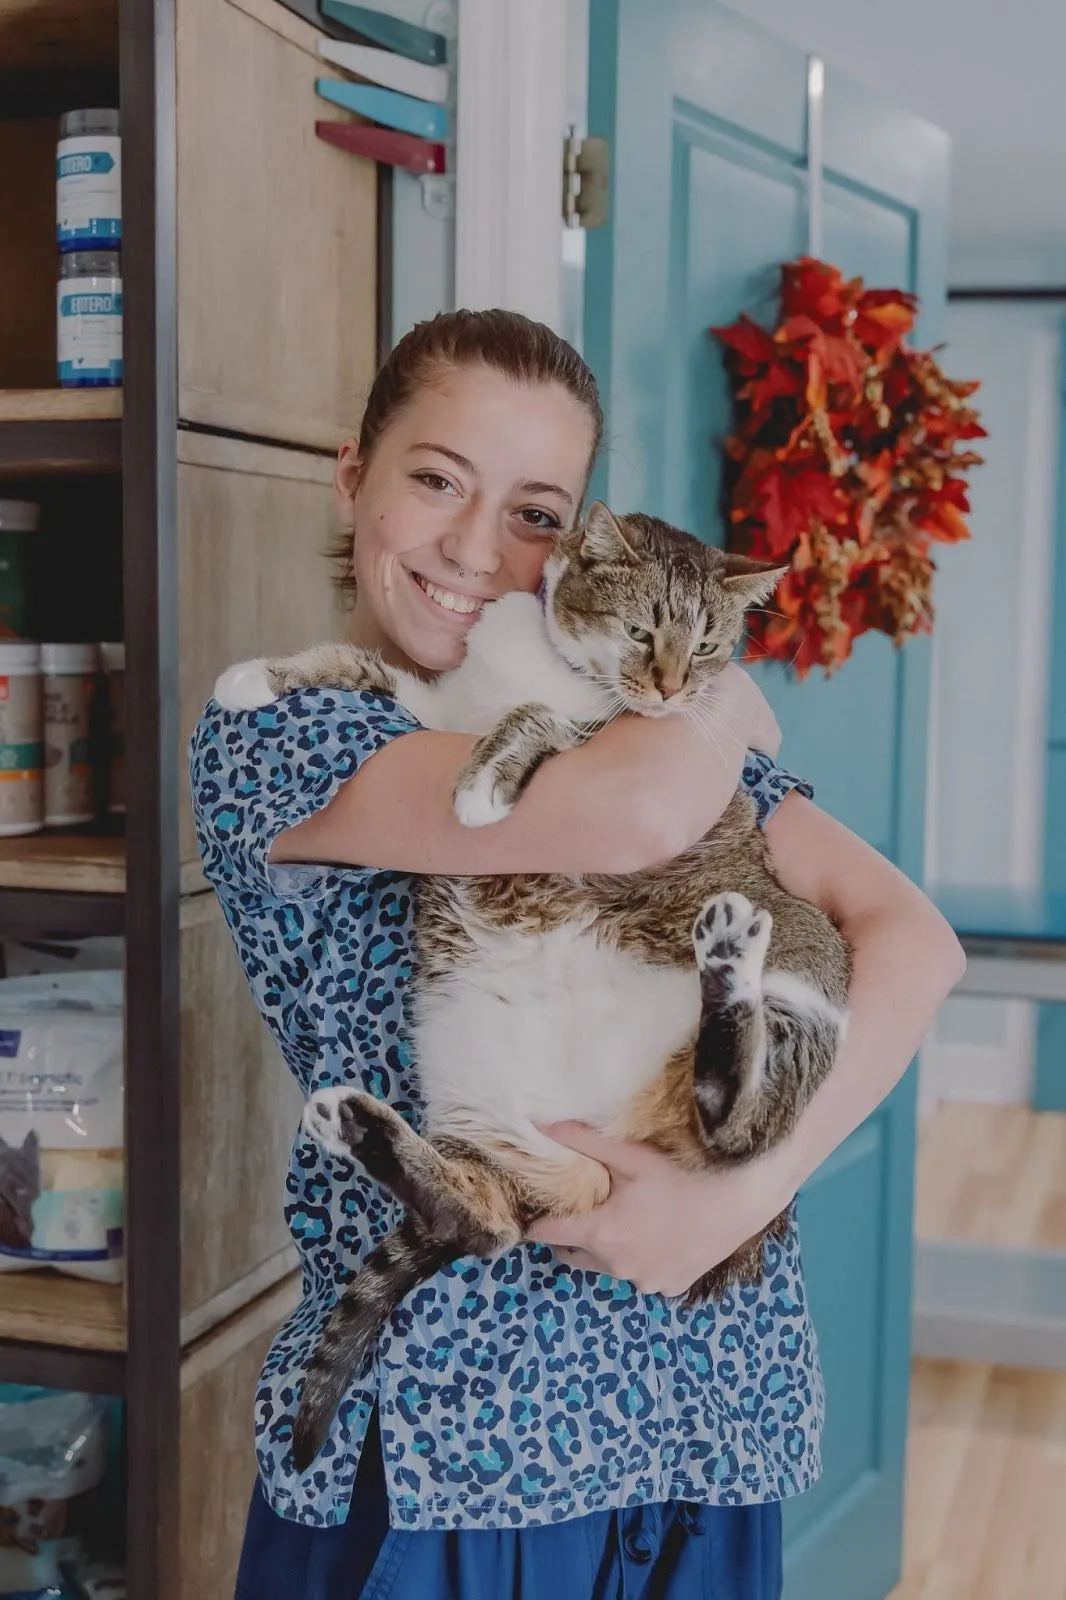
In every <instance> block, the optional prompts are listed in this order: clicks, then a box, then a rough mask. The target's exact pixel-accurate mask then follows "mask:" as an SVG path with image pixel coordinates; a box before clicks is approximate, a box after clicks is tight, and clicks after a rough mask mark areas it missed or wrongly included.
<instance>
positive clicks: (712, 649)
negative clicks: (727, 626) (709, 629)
mask: <svg viewBox="0 0 1066 1600" xmlns="http://www.w3.org/2000/svg"><path fill="white" fill-rule="evenodd" d="M720 648H721V647H720V645H719V643H718V640H717V639H701V640H700V642H699V644H698V645H697V646H696V648H695V650H693V652H692V654H693V655H694V656H702V657H703V659H704V660H705V661H706V659H707V657H708V656H713V655H717V654H718V651H719V649H720Z"/></svg>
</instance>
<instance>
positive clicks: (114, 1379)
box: [0, 0, 378, 1600]
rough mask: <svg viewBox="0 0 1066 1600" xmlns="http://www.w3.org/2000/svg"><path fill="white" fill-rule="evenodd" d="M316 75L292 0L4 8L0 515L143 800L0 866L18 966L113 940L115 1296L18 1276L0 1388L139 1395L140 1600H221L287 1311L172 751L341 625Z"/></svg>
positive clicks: (362, 283)
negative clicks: (117, 680) (122, 1163)
mask: <svg viewBox="0 0 1066 1600" xmlns="http://www.w3.org/2000/svg"><path fill="white" fill-rule="evenodd" d="M179 21H180V26H179ZM316 44H317V35H316V32H315V30H314V29H313V28H312V27H311V26H310V25H309V24H308V23H307V22H305V21H304V20H302V18H300V17H298V16H295V15H294V14H293V13H292V12H291V11H290V10H288V9H286V7H285V6H283V5H282V4H280V3H279V0H0V160H3V161H4V162H5V170H6V171H8V172H11V173H14V174H15V181H14V183H13V184H11V185H8V186H6V187H5V188H4V189H3V190H2V191H0V495H3V496H14V497H16V498H17V497H26V498H33V499H37V500H39V501H40V502H41V504H42V506H43V508H44V515H43V523H42V526H43V528H47V529H48V530H49V531H48V533H47V535H46V534H45V533H44V532H42V535H41V541H42V543H41V547H40V548H41V550H42V555H41V557H40V560H41V561H42V563H43V567H44V570H45V574H46V577H47V579H48V582H49V584H51V585H53V586H54V591H55V592H54V593H53V594H52V595H51V596H50V601H51V602H54V606H53V610H54V611H55V614H56V615H57V616H58V617H59V618H60V619H61V620H60V621H58V622H57V623H56V624H55V626H56V627H57V629H61V630H62V631H58V632H57V633H56V634H55V635H54V637H57V638H65V637H67V638H74V639H77V638H89V639H93V638H95V639H99V638H118V637H121V636H124V638H125V643H126V748H127V759H126V777H127V795H128V814H127V817H126V823H125V828H124V830H123V831H122V832H121V833H119V832H118V831H115V832H112V831H111V830H109V829H98V830H96V831H95V832H94V831H93V830H85V831H83V832H66V833H54V834H52V833H43V834H39V835H32V836H29V837H27V838H24V839H8V840H4V841H0V936H6V937H18V938H30V937H33V936H42V935H47V934H50V935H58V934H69V935H79V936H80V935H89V934H124V935H125V940H126V1038H125V1057H126V1075H125V1106H126V1233H125V1242H126V1281H125V1284H124V1285H122V1286H118V1287H116V1286H113V1285H105V1284H98V1283H87V1282H83V1281H80V1280H77V1279H74V1278H70V1277H62V1276H59V1275H58V1274H55V1273H52V1272H28V1273H5V1274H3V1275H2V1276H0V1380H3V1381H18V1382H30V1383H40V1384H45V1385H48V1386H51V1387H58V1388H74V1389H85V1390H90V1391H92V1392H98V1393H104V1394H114V1395H122V1396H123V1397H124V1399H125V1415H126V1465H127V1489H126V1504H125V1523H126V1529H127V1561H126V1565H127V1580H128V1592H129V1594H130V1596H131V1600H230V1597H231V1596H232V1589H233V1572H234V1567H235V1562H236V1556H237V1551H238V1549H239V1543H240V1537H241V1533H242V1531H243V1522H244V1515H245V1510H246V1506H247V1496H248V1492H249V1491H250V1489H251V1484H252V1478H253V1473H254V1457H253V1452H252V1399H253V1387H254V1382H255V1377H256V1374H257V1372H258V1370H259V1366H260V1364H261V1362H262V1358H263V1355H264V1354H265V1351H266V1348H267V1346H268V1344H269V1341H270V1338H271V1336H272V1334H273V1332H274V1331H275V1329H276V1328H277V1326H278V1323H279V1321H280V1320H281V1318H282V1317H283V1316H285V1315H286V1314H287V1313H288V1312H289V1311H290V1310H291V1309H292V1306H293V1305H294V1304H295V1301H296V1298H297V1282H298V1278H297V1275H296V1274H295V1273H294V1256H293V1252H292V1249H291V1242H290V1240H289V1237H288V1233H287V1230H286V1228H285V1225H284V1220H283V1216H282V1212H281V1203H280V1191H281V1181H282V1174H283V1172H284V1169H285V1164H286V1160H287V1155H288V1149H289V1146H290V1144H291V1140H292V1135H293V1131H294V1129H295V1127H296V1125H297V1120H298V1114H299V1100H298V1095H297V1094H296V1091H295V1087H294V1086H293V1085H292V1084H291V1082H290V1080H289V1079H288V1076H287V1074H286V1072H285V1070H284V1067H283V1064H282V1063H281V1061H280V1058H279V1056H278V1052H277V1050H276V1047H275V1046H274V1044H273V1043H272V1040H271V1038H270V1035H269V1033H268V1032H267V1030H266V1029H265V1028H264V1027H263V1025H262V1023H261V1021H260V1019H259V1017H258V1015H257V1013H256V1011H255V1008H254V1005H253V1003H252V1001H251V997H250V995H249V993H248V990H247V985H246V983H245V980H244V977H243V974H242V973H241V970H240V967H239V964H238V961H237V958H236V955H235V953H234V951H233V948H232V944H231V941H230V937H229V933H228V930H227V928H226V925H225V922H224V920H223V918H222V915H221V912H220V909H219V907H218V905H217V903H216V901H215V898H214V896H213V895H212V894H211V893H209V892H207V886H206V884H205V882H204V879H203V877H202V874H201V872H200V866H199V860H198V857H197V852H196V846H195V839H194V836H193V830H192V825H191V818H190V815H189V807H188V801H187V784H186V776H185V749H186V745H187V740H188V736H189V733H190V731H191V729H192V726H193V724H194V722H195V720H196V717H197V715H198V713H199V711H200V708H201V707H202V705H203V703H204V701H205V700H206V698H207V696H208V693H209V691H210V688H211V685H212V683H213V682H214V679H215V677H216V675H217V673H218V672H219V671H220V670H221V669H222V667H224V666H225V665H227V664H228V663H229V662H231V661H234V660H237V659H240V658H241V657H244V656H248V655H253V654H261V653H263V652H264V650H266V649H271V650H288V649H293V648H297V647H298V646H300V645H302V644H306V643H307V642H309V641H310V640H312V639H315V638H320V637H323V636H326V635H328V634H330V633H333V632H335V631H336V630H337V628H338V626H339V619H338V613H337V610H336V604H337V603H336V598H335V594H334V590H333V587H332V584H331V574H330V570H329V567H328V565H327V563H326V562H325V560H324V559H323V558H322V553H323V551H324V550H325V548H326V547H327V545H328V544H329V542H330V539H331V536H332V533H333V524H332V489H331V482H332V461H331V459H330V453H331V451H332V450H333V448H334V447H335V446H336V444H337V443H338V442H339V440H340V439H341V438H342V437H343V436H344V435H345V433H346V431H347V430H348V429H349V428H350V427H351V425H352V423H353V422H354V420H355V413H356V406H357V402H358V396H359V395H360V393H361V392H365V389H366V386H367V384H368V382H369V379H370V377H371V375H372V370H373V366H374V362H375V356H376V351H377V347H378V329H377V325H376V308H377V304H378V293H377V289H378V285H377V260H378V241H377V210H376V206H377V179H376V172H375V169H374V167H373V165H372V164H371V163H369V162H366V161H361V160H359V159H356V158H353V157H352V156H350V155H348V154H346V153H344V152H342V151H339V150H335V149H332V148H330V147H329V146H327V145H326V144H325V143H324V142H323V141H321V140H318V139H316V137H315V133H314V123H315V119H316V117H317V116H318V115H319V114H320V109H321V108H320V105H319V102H318V100H317V97H316V95H315V87H314V85H315V79H316V76H318V75H319V73H320V71H321V62H320V59H319V57H318V54H317V49H316ZM115 104H117V105H118V106H119V108H120V112H121V122H122V137H123V172H122V178H123V196H122V206H123V246H122V253H123V298H124V318H123V321H124V328H123V343H124V352H123V354H124V370H125V383H124V388H123V390H122V391H121V392H119V391H113V390H87V391H84V390H83V391H77V390H73V391H68V390H62V389H57V388H54V387H49V384H50V383H51V380H52V375H53V373H54V371H55V365H54V348H53V346H52V343H51V341H52V339H53V337H54V333H53V329H54V316H55V309H54V308H55V272H56V250H55V241H54V188H53V184H54V153H55V151H54V147H55V137H56V131H57V130H56V121H55V119H56V118H57V116H58V115H59V113H60V112H62V111H63V110H66V109H69V108H72V107H76V106H86V105H115ZM223 153H224V159H222V154H223ZM179 221H180V226H179ZM179 284H180V293H179ZM279 307H283V309H284V315H281V316H279V315H278V308H279ZM329 307H334V308H335V316H334V317H331V316H330V315H329V314H328V311H327V312H326V313H325V314H324V309H323V308H329ZM119 524H121V529H120V527H119ZM123 618H124V623H123ZM81 630H85V631H81ZM249 1135H250V1136H249Z"/></svg>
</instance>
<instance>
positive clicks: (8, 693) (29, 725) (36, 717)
mask: <svg viewBox="0 0 1066 1600" xmlns="http://www.w3.org/2000/svg"><path fill="white" fill-rule="evenodd" d="M43 766H44V748H43V745H42V741H41V647H40V645H38V644H30V643H28V642H27V641H25V640H21V639H20V640H18V641H14V642H13V641H9V640H6V639H5V640H3V641H2V642H0V837H2V838H10V837H11V836H12V835H13V834H19V833H39V832H40V829H41V824H42V822H43V811H44V807H43V802H42V769H43Z"/></svg>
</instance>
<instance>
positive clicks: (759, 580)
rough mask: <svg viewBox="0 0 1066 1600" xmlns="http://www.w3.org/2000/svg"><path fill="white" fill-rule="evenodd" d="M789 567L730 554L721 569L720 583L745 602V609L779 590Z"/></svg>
mask: <svg viewBox="0 0 1066 1600" xmlns="http://www.w3.org/2000/svg"><path fill="white" fill-rule="evenodd" d="M787 571H788V567H787V566H785V567H781V566H777V565H776V564H775V563H774V562H773V561H753V560H752V559H751V557H750V556H738V555H732V554H728V555H727V556H726V558H725V560H724V561H723V563H722V565H721V567H720V568H719V574H720V576H719V580H718V581H719V582H720V583H721V585H722V588H723V589H725V590H726V591H727V592H728V593H729V594H732V595H735V596H736V597H737V599H738V600H742V601H743V602H744V605H745V607H747V606H754V605H757V604H758V602H759V601H760V600H768V599H769V597H770V596H771V595H772V594H773V592H774V590H775V589H776V588H777V586H778V584H779V583H780V582H781V579H782V578H783V577H784V576H785V573H786V572H787Z"/></svg>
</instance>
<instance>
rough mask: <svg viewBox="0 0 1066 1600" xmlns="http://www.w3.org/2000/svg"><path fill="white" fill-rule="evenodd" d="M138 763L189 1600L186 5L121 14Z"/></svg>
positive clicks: (126, 486) (168, 1420) (142, 1208)
mask: <svg viewBox="0 0 1066 1600" xmlns="http://www.w3.org/2000/svg"><path fill="white" fill-rule="evenodd" d="M119 74H120V85H121V98H120V112H121V118H122V132H123V139H122V156H123V159H122V218H123V223H122V226H123V240H122V257H123V352H124V360H123V372H124V411H123V421H122V522H123V527H124V528H126V529H127V530H135V531H136V537H127V539H126V540H125V559H124V562H123V591H124V612H125V617H126V750H127V767H126V771H127V785H128V792H129V795H130V797H131V805H130V810H129V815H128V818H127V827H126V871H127V892H126V986H127V994H128V996H129V1003H128V1005H127V1011H126V1062H127V1072H126V1188H127V1195H128V1202H129V1203H128V1206H127V1216H126V1282H127V1338H128V1346H127V1356H126V1364H125V1378H126V1470H127V1492H126V1527H127V1540H128V1543H127V1552H126V1581H127V1587H128V1591H129V1593H130V1594H132V1595H138V1596H141V1597H143V1600H178V1595H179V1591H180V1581H181V1578H180V1574H181V1565H180V1560H179V1475H178V1474H179V1427H180V1381H181V1343H180V1331H179V1330H180V1323H181V1303H180V1262H181V1236H180V1195H181V1168H180V1155H179V1142H178V1138H177V1133H176V1130H177V1129H178V1127H179V1126H180V1111H181V1106H180V1039H181V1006H180V948H179V902H180V861H179V851H178V808H179V806H180V804H181V801H182V795H183V789H182V787H181V777H180V774H179V771H178V707H177V696H176V695H175V694H174V692H173V685H174V684H175V683H176V682H177V678H178V599H177V597H178V552H177V446H176V439H177V425H178V417H177V393H178V377H177V282H176V279H177V270H176V247H177V240H176V204H177V195H176V148H177V128H176V106H175V94H176V81H175V80H176V72H175V15H174V0H119Z"/></svg>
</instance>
